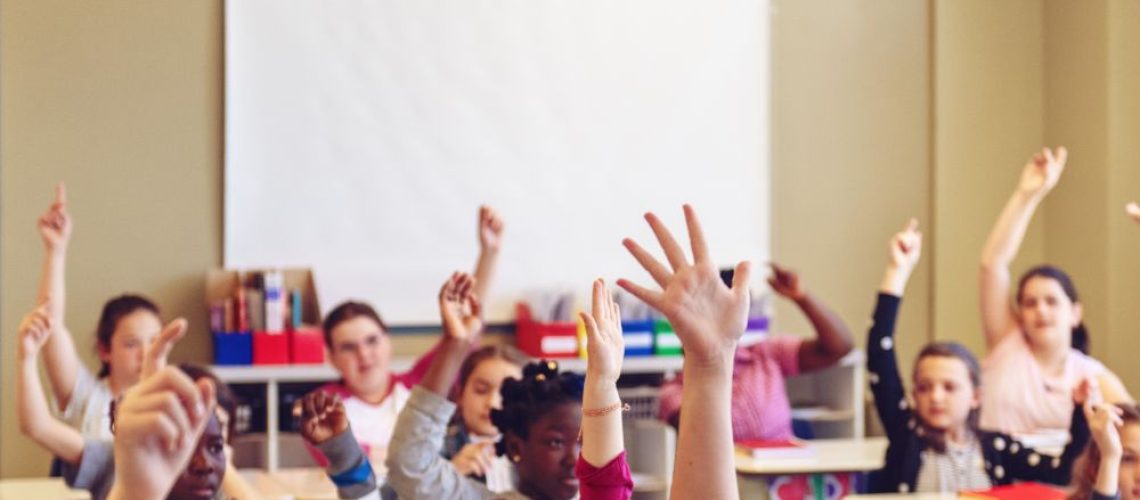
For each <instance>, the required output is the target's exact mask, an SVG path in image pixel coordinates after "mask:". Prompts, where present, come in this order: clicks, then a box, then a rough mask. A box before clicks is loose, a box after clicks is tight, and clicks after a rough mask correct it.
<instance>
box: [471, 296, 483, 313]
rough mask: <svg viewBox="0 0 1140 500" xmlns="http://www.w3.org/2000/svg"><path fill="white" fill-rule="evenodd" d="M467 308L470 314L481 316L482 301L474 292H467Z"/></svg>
mask: <svg viewBox="0 0 1140 500" xmlns="http://www.w3.org/2000/svg"><path fill="white" fill-rule="evenodd" d="M467 310H468V312H470V313H471V316H474V317H476V318H482V317H483V303H482V302H481V301H480V300H479V297H477V296H476V295H475V294H474V293H469V294H467Z"/></svg>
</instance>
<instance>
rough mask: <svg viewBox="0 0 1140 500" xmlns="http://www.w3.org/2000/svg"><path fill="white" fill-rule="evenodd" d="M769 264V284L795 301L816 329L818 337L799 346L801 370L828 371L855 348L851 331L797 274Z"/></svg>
mask: <svg viewBox="0 0 1140 500" xmlns="http://www.w3.org/2000/svg"><path fill="white" fill-rule="evenodd" d="M769 265H770V266H771V267H772V276H771V277H769V278H768V285H769V286H771V287H772V290H774V291H775V292H776V293H777V294H779V295H780V296H782V297H784V298H786V299H789V300H791V301H793V302H795V303H796V305H797V306H799V308H800V311H803V313H804V316H807V318H808V321H811V326H812V328H814V329H815V334H816V338H814V339H811V340H807V341H804V343H803V344H800V350H799V368H800V371H801V372H810V371H814V370H820V369H823V368H827V367H829V366H831V365H834V364H835V363H836V362H838V361H839V360H840V359H842V358H843V356H846V355H847V353H849V352H851V349H852V348H853V347H854V343H853V341H852V340H851V330H848V329H847V325H846V324H845V323H843V320H842V319H839V316H838V315H836V314H835V312H833V311H832V310H831V309H830V308H828V307H827V305H826V304H824V303H823V302H822V301H820V300H819V299H818V298H816V297H815V296H814V295H812V294H810V293H808V291H807V290H806V289H804V286H803V283H802V282H801V281H800V277H799V275H797V274H796V273H795V272H794V271H792V270H791V269H787V268H784V267H782V266H780V265H778V264H776V263H774V262H772V263H769Z"/></svg>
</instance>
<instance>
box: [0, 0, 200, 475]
mask: <svg viewBox="0 0 1140 500" xmlns="http://www.w3.org/2000/svg"><path fill="white" fill-rule="evenodd" d="M221 14H222V12H221V2H205V1H202V2H198V1H192V2H185V1H176V0H172V1H147V2H128V1H108V2H73V1H69V0H4V1H3V3H0V22H2V24H0V34H2V37H0V65H2V66H0V90H2V94H0V146H2V150H0V153H2V154H0V169H2V170H0V175H2V177H0V183H2V185H0V188H2V192H0V201H2V203H3V205H2V207H0V230H2V233H0V241H2V242H3V243H2V247H0V262H2V265H0V267H2V276H0V277H2V279H3V282H2V293H0V296H2V297H3V299H2V302H0V313H2V315H0V331H2V332H3V334H2V335H0V336H2V337H3V339H4V340H3V342H0V367H2V375H3V377H2V378H3V385H2V389H3V394H5V395H11V394H13V374H14V365H15V363H14V360H15V358H16V356H15V351H14V348H15V341H14V334H15V331H16V325H17V323H18V322H19V319H20V317H21V316H22V315H23V313H24V312H25V311H27V310H28V309H29V308H31V307H32V306H33V305H34V304H33V301H34V300H35V291H36V283H37V279H38V273H39V267H40V262H41V257H42V247H41V245H40V242H39V238H38V236H37V235H36V230H35V226H34V221H35V219H36V217H37V216H38V215H39V213H40V212H41V211H42V210H43V209H44V208H46V207H47V205H48V204H49V203H50V200H51V195H52V186H53V185H54V183H55V181H56V180H58V179H62V180H64V181H66V182H67V184H68V187H69V188H70V195H71V196H70V201H71V210H72V212H73V214H74V216H75V232H74V236H73V245H72V248H71V258H70V259H69V264H70V268H69V276H70V277H71V279H70V280H68V285H69V289H68V294H67V297H68V300H69V303H68V311H67V324H68V326H69V327H70V328H71V329H72V330H73V332H74V334H75V337H76V340H77V342H78V344H79V349H80V352H81V353H82V355H83V360H84V361H85V363H86V364H87V365H88V366H96V365H95V362H94V356H93V351H92V348H93V346H94V339H93V330H94V327H95V322H96V319H97V318H98V314H99V309H100V307H101V306H102V302H103V301H104V300H106V299H107V298H109V297H111V296H113V295H115V294H118V293H122V292H124V291H139V292H143V293H145V294H147V295H149V296H151V297H153V298H154V299H155V300H157V302H158V303H159V304H161V305H162V306H163V307H164V309H165V315H166V316H168V317H172V316H174V315H187V316H188V317H190V318H191V319H192V320H198V319H199V318H201V317H202V315H203V313H202V308H203V306H202V299H201V297H202V295H203V279H202V275H203V271H204V270H205V269H207V268H209V267H211V266H214V265H216V264H218V263H219V262H220V257H221V236H222V226H221V221H222V219H221V213H222V201H221V200H222V197H221V192H222V179H221V158H222V16H221ZM209 352H210V351H209V343H208V341H207V339H206V337H205V336H204V330H203V328H202V327H201V324H200V322H199V323H198V324H197V325H195V326H194V328H192V330H191V334H190V336H189V338H187V339H186V341H184V342H183V343H182V345H180V346H179V347H178V348H177V350H176V354H175V356H176V357H178V358H180V359H185V358H193V359H204V358H205V356H206V355H207V353H209ZM9 401H11V400H10V399H5V400H4V401H3V402H0V474H2V475H3V476H4V477H11V476H25V475H42V474H44V473H46V472H47V466H48V457H47V456H46V454H44V453H43V452H42V451H40V450H39V449H38V448H37V447H36V446H33V445H31V443H29V442H28V441H27V440H25V439H23V438H22V437H21V436H20V435H19V431H18V427H17V425H16V420H15V412H14V410H15V408H14V406H13V405H11V404H7V403H8V402H9Z"/></svg>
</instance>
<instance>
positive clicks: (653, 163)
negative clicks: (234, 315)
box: [224, 0, 770, 326]
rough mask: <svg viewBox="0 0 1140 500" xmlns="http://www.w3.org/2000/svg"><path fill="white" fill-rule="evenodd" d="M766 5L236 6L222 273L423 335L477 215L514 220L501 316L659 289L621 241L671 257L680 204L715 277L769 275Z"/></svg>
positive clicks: (421, 2) (389, 2)
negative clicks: (303, 272)
mask: <svg viewBox="0 0 1140 500" xmlns="http://www.w3.org/2000/svg"><path fill="white" fill-rule="evenodd" d="M767 9H768V6H767V2H766V1H764V0H719V1H713V2H695V1H692V0H684V1H678V0H618V1H612V0H606V1H596V0H586V1H554V0H527V1H496V2H487V1H478V0H476V1H470V0H429V1H425V0H321V1H317V0H228V1H227V2H226V21H225V24H226V28H225V31H226V77H225V78H226V82H225V85H226V104H225V106H226V111H225V113H226V130H225V134H226V137H225V142H226V148H225V240H224V245H225V252H224V254H225V255H224V259H225V266H227V267H231V268H250V267H264V266H282V267H285V266H290V267H291V266H305V267H311V268H313V269H314V271H315V277H316V285H317V289H318V290H319V295H320V297H319V299H320V302H321V307H322V309H324V311H322V313H323V312H327V310H328V309H330V308H331V307H332V306H334V305H335V304H336V303H339V302H340V301H341V300H344V299H346V298H358V299H363V300H366V301H368V302H370V303H372V304H374V305H375V306H377V308H378V310H379V311H380V313H381V314H382V315H384V316H385V318H386V319H387V321H388V322H389V323H392V324H393V325H397V326H430V325H437V324H438V323H439V319H438V318H439V315H438V311H437V306H436V296H437V293H438V289H439V286H440V285H441V284H442V283H443V281H444V279H445V278H446V277H447V276H448V275H449V274H450V272H451V271H453V270H456V269H459V270H471V269H473V267H474V263H475V257H476V254H477V250H478V241H477V238H476V214H477V209H478V206H479V205H480V204H484V203H486V204H490V205H492V206H494V207H496V208H497V209H498V210H499V211H500V212H501V213H502V215H503V217H504V219H505V221H506V231H505V236H504V238H505V240H504V245H503V251H502V254H501V260H500V264H499V272H498V274H497V275H496V278H495V280H494V283H493V288H492V290H491V292H490V293H489V297H488V298H486V300H485V302H486V303H487V304H486V314H487V317H488V320H489V321H491V322H494V323H504V322H510V321H512V320H513V317H514V308H513V304H514V303H515V301H516V300H517V299H518V298H519V297H521V296H524V295H525V294H527V293H530V292H532V291H536V290H567V291H574V292H578V293H579V296H580V297H582V298H586V297H587V294H588V291H589V285H590V281H591V280H592V279H593V278H595V277H598V276H601V277H604V278H607V279H609V280H611V281H612V280H614V279H616V278H618V277H628V278H632V279H635V280H640V281H643V282H645V283H647V284H651V281H650V280H649V277H648V275H647V274H646V273H645V272H644V271H642V270H641V269H640V268H639V267H638V266H637V264H636V262H635V261H634V260H633V259H632V258H631V257H630V256H629V255H628V254H627V252H626V251H625V249H624V248H622V246H621V243H620V242H621V239H622V238H623V237H627V236H629V237H633V238H635V239H637V240H638V241H641V242H643V243H644V244H645V246H646V247H647V248H652V249H654V250H656V248H657V246H656V242H655V241H654V239H653V236H652V233H651V231H650V230H649V229H648V227H647V226H646V224H645V222H644V220H643V219H642V217H641V216H642V214H643V213H644V212H646V211H649V210H652V211H655V212H657V213H658V214H660V215H662V216H663V218H664V220H665V221H666V223H667V224H669V225H670V227H672V228H674V229H675V230H676V231H677V234H678V238H679V239H682V241H684V240H683V239H684V238H685V230H684V223H683V217H682V214H681V204H682V203H684V202H689V203H692V204H693V205H694V206H695V207H696V209H697V211H698V213H699V214H700V215H701V218H702V220H703V222H704V225H705V232H706V236H707V237H708V239H709V241H710V242H711V243H712V244H711V250H712V254H713V256H714V257H715V258H716V259H717V264H718V265H732V264H733V263H734V262H736V261H738V260H743V259H751V260H753V261H754V262H756V263H757V264H760V263H762V262H763V261H764V260H765V259H766V258H767V257H768V249H769V228H770V222H769V197H770V196H769V165H768V157H769V153H768V149H769V131H768V123H769V120H768V109H769V103H768V96H769V76H768V68H769V64H768V61H769V50H768V44H769V36H768V10H767ZM757 270H758V271H759V269H757ZM761 274H763V273H761V272H756V273H754V277H753V281H754V282H755V283H756V284H757V285H759V284H760V283H762V276H760V275H761ZM586 303H587V302H586V301H580V304H583V305H585V304H586Z"/></svg>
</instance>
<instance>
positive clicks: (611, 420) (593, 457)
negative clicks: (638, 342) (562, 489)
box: [580, 279, 625, 467]
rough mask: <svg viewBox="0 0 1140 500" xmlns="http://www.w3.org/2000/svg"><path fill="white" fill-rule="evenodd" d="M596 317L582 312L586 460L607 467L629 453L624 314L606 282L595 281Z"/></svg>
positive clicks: (584, 453) (583, 430) (583, 408)
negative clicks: (621, 386)
mask: <svg viewBox="0 0 1140 500" xmlns="http://www.w3.org/2000/svg"><path fill="white" fill-rule="evenodd" d="M593 295H594V301H593V302H594V304H593V310H592V311H591V312H592V314H586V313H581V314H580V315H581V317H582V321H583V322H584V323H585V324H586V352H587V356H586V384H585V388H584V389H583V391H582V458H583V459H584V460H585V461H586V462H587V463H589V464H590V465H593V466H594V467H604V466H605V465H606V464H608V463H610V461H612V460H613V459H614V458H615V457H617V456H618V454H620V453H621V452H622V451H623V450H625V440H624V434H623V431H622V422H621V410H620V407H621V397H620V396H618V391H617V380H618V377H621V364H622V358H623V357H625V342H624V340H623V339H622V336H621V312H620V311H619V310H618V306H617V304H614V301H613V296H612V295H610V294H609V291H607V290H606V285H605V283H604V282H603V281H602V280H600V279H599V280H597V281H594V293H593Z"/></svg>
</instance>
